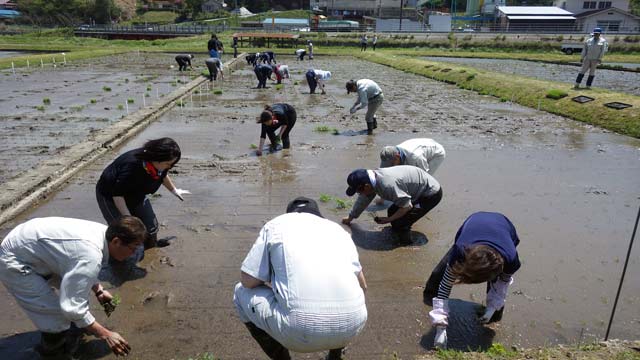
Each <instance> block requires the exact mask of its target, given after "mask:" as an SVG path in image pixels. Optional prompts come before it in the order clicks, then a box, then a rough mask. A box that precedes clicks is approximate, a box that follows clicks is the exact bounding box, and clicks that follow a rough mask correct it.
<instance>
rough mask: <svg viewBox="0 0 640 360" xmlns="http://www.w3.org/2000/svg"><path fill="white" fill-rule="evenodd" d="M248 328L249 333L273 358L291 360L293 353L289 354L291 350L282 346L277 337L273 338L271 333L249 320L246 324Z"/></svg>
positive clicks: (273, 359) (274, 359) (275, 359)
mask: <svg viewBox="0 0 640 360" xmlns="http://www.w3.org/2000/svg"><path fill="white" fill-rule="evenodd" d="M244 325H245V326H246V327H247V329H249V333H251V336H252V337H253V338H254V339H255V340H256V342H257V343H258V345H260V347H261V348H262V350H263V351H264V352H265V354H267V356H269V358H270V359H272V360H291V355H289V350H287V348H285V347H284V346H282V344H280V343H279V342H278V341H276V339H274V338H272V337H271V335H269V334H267V333H266V332H265V331H264V330H262V329H260V328H259V327H257V326H256V325H255V324H254V323H252V322H248V323H245V324H244Z"/></svg>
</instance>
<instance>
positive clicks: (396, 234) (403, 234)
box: [391, 229, 412, 245]
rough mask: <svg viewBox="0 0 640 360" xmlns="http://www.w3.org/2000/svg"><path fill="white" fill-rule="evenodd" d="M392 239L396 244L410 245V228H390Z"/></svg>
mask: <svg viewBox="0 0 640 360" xmlns="http://www.w3.org/2000/svg"><path fill="white" fill-rule="evenodd" d="M391 231H392V235H391V236H392V239H393V241H394V242H395V243H396V244H397V245H411V243H412V240H411V229H391Z"/></svg>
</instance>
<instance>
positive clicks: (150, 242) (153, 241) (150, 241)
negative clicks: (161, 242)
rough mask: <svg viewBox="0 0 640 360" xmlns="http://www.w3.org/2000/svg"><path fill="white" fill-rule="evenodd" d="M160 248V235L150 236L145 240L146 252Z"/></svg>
mask: <svg viewBox="0 0 640 360" xmlns="http://www.w3.org/2000/svg"><path fill="white" fill-rule="evenodd" d="M156 246H158V234H148V236H147V238H146V239H144V250H145V251H146V250H149V249H152V248H154V247H156Z"/></svg>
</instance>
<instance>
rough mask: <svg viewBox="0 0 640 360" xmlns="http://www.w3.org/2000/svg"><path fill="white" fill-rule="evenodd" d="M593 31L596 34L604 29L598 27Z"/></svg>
mask: <svg viewBox="0 0 640 360" xmlns="http://www.w3.org/2000/svg"><path fill="white" fill-rule="evenodd" d="M593 33H594V34H602V29H601V28H599V27H597V28H595V29H593Z"/></svg>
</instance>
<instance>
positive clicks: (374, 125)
mask: <svg viewBox="0 0 640 360" xmlns="http://www.w3.org/2000/svg"><path fill="white" fill-rule="evenodd" d="M373 128H374V129H377V128H378V118H377V117H376V116H375V115H373Z"/></svg>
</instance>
